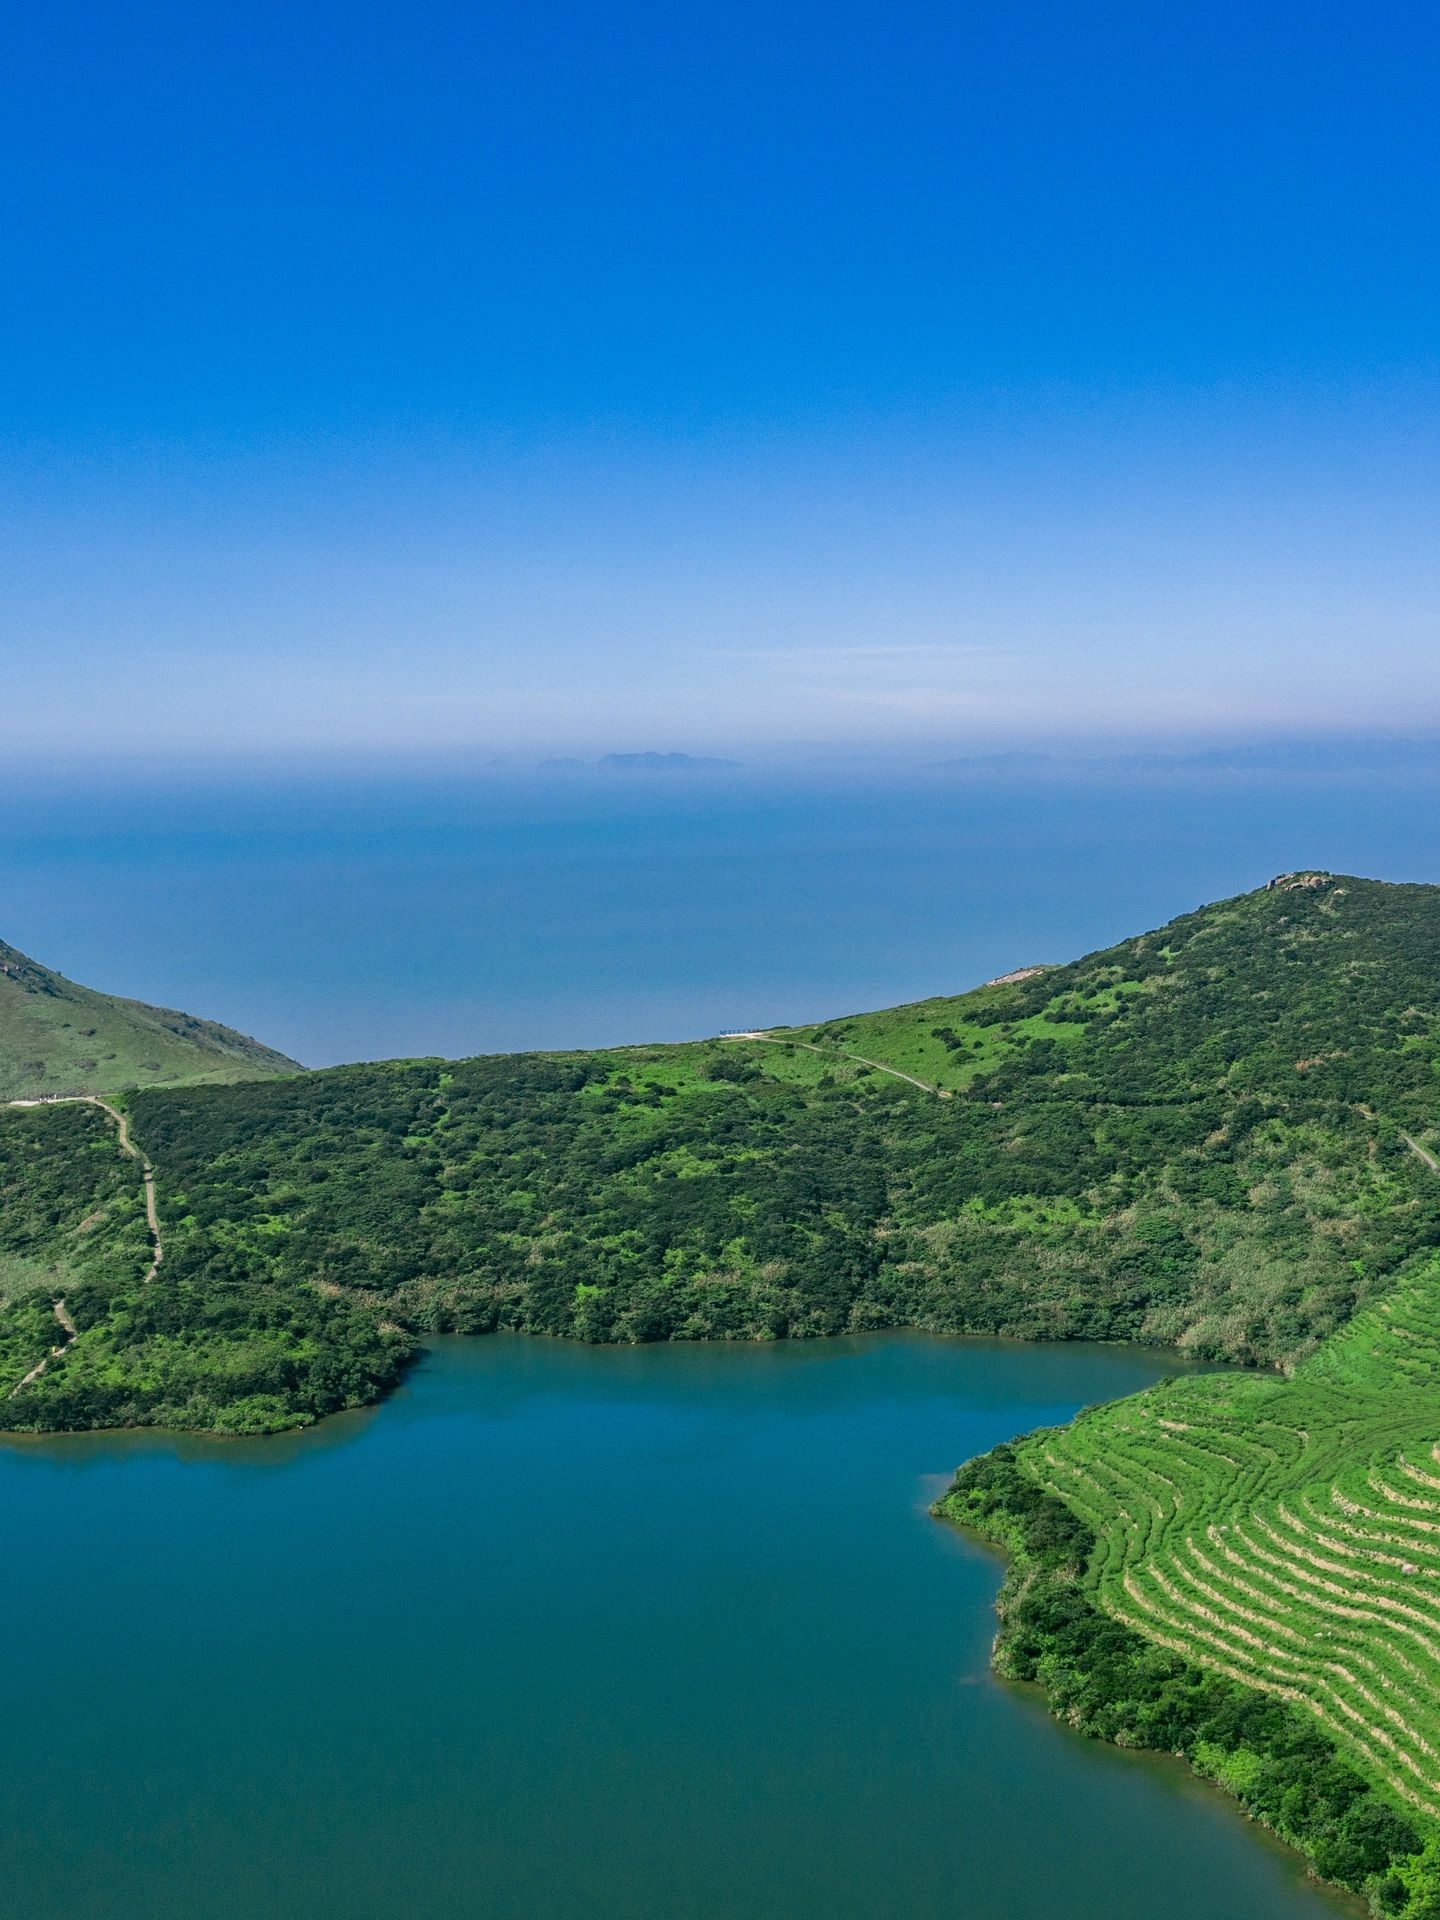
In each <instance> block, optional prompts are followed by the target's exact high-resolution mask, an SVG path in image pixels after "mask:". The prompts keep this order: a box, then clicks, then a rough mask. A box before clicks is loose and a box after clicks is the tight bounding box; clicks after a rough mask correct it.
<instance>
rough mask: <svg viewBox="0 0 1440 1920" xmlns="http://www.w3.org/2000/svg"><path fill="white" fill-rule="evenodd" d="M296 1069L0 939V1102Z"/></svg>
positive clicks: (223, 1030)
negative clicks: (104, 989) (100, 987)
mask: <svg viewBox="0 0 1440 1920" xmlns="http://www.w3.org/2000/svg"><path fill="white" fill-rule="evenodd" d="M294 1071H295V1062H294V1061H293V1060H287V1059H286V1058H285V1056H284V1055H283V1054H279V1053H276V1052H274V1051H273V1050H272V1049H271V1048H269V1047H265V1046H262V1045H261V1044H260V1042H259V1041H257V1040H251V1039H250V1038H248V1037H247V1036H246V1035H245V1034H243V1033H235V1032H233V1031H232V1030H231V1029H230V1028H228V1027H222V1026H218V1025H217V1024H216V1023H215V1022H214V1021H211V1020H196V1019H194V1018H192V1017H191V1016H190V1015H189V1014H185V1013H175V1012H172V1011H170V1010H169V1009H167V1008H165V1007H150V1006H146V1005H145V1004H144V1003H143V1002H142V1001H139V1000H121V999H116V998H115V997H114V996H113V995H111V994H106V993H96V992H95V991H94V990H93V989H91V988H89V987H81V986H77V985H76V984H75V983H74V981H72V980H67V979H65V977H64V976H63V975H62V974H58V973H55V972H53V971H52V970H51V969H50V968H48V967H42V966H40V965H39V964H38V962H36V961H34V960H30V959H27V957H26V956H25V955H24V954H23V953H20V952H18V951H17V950H16V949H15V948H14V947H8V946H6V945H5V944H4V942H3V941H0V1100H14V1099H19V1098H26V1097H33V1096H37V1095H42V1094H57V1093H115V1092H120V1091H122V1090H124V1089H126V1088H129V1087H141V1086H175V1085H184V1084H188V1083H193V1082H197V1081H230V1080H241V1079H249V1078H254V1077H256V1076H258V1075H264V1074H275V1073H289V1072H294Z"/></svg>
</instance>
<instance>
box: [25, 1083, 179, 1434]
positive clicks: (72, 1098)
mask: <svg viewBox="0 0 1440 1920" xmlns="http://www.w3.org/2000/svg"><path fill="white" fill-rule="evenodd" d="M5 1104H6V1106H7V1107H99V1109H100V1111H101V1112H102V1113H106V1114H108V1115H109V1116H110V1118H111V1119H112V1120H113V1121H114V1122H115V1133H116V1138H117V1140H118V1142H119V1146H120V1151H121V1152H122V1153H123V1154H126V1155H127V1156H128V1157H129V1158H130V1159H131V1160H134V1161H135V1162H136V1163H137V1164H138V1165H139V1168H140V1179H141V1183H142V1185H143V1187H144V1190H145V1225H146V1227H147V1229H148V1230H149V1234H150V1266H149V1270H148V1272H147V1273H146V1275H145V1285H146V1286H148V1285H149V1284H150V1282H151V1281H152V1280H153V1279H154V1278H155V1276H156V1274H157V1273H158V1272H159V1271H160V1262H161V1261H162V1260H163V1259H164V1258H165V1249H164V1247H163V1246H162V1244H161V1241H160V1212H159V1209H158V1208H157V1206H156V1204H155V1169H154V1167H152V1166H151V1164H150V1162H149V1160H148V1159H147V1158H146V1156H145V1155H144V1154H143V1153H142V1152H141V1151H140V1149H139V1147H137V1146H136V1144H135V1142H134V1141H133V1140H132V1139H131V1138H130V1122H129V1120H128V1119H127V1118H126V1116H125V1115H124V1114H123V1113H122V1112H121V1111H120V1109H119V1108H118V1107H112V1106H111V1104H110V1102H109V1101H108V1100H102V1099H101V1098H100V1096H99V1094H98V1093H64V1094H56V1095H55V1096H54V1097H53V1098H50V1099H39V1100H7V1101H6V1102H5ZM50 1304H51V1308H52V1311H53V1312H54V1315H55V1319H56V1321H57V1322H58V1324H59V1327H60V1331H61V1333H62V1334H63V1335H64V1336H65V1337H64V1338H63V1339H62V1340H61V1342H60V1344H59V1346H56V1347H52V1348H51V1349H50V1351H49V1353H47V1354H46V1356H45V1358H44V1359H43V1360H41V1361H40V1362H39V1364H38V1365H36V1366H33V1367H32V1368H31V1369H30V1371H29V1373H27V1374H26V1376H25V1378H24V1379H23V1380H21V1381H20V1382H19V1383H18V1384H17V1385H16V1386H13V1387H12V1388H11V1389H10V1394H9V1398H10V1399H12V1400H13V1399H14V1398H15V1396H16V1394H17V1393H19V1392H20V1391H21V1389H22V1388H24V1387H28V1386H29V1385H30V1383H31V1381H32V1380H38V1379H39V1378H40V1376H41V1374H42V1373H44V1371H45V1369H46V1367H48V1366H49V1364H50V1362H51V1361H52V1360H57V1359H59V1357H60V1355H61V1354H62V1353H64V1351H65V1349H66V1348H67V1347H68V1346H69V1345H70V1342H71V1341H72V1340H73V1339H74V1338H75V1336H76V1334H77V1332H78V1328H77V1327H76V1325H75V1322H74V1321H73V1320H72V1319H71V1318H70V1315H69V1313H68V1312H67V1310H66V1307H65V1302H64V1299H63V1298H61V1299H58V1300H53V1301H52V1302H51V1303H50Z"/></svg>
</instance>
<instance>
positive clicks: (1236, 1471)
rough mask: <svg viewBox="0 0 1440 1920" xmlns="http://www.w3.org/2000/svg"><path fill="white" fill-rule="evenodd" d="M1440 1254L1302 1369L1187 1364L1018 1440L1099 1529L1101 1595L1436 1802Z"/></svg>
mask: <svg viewBox="0 0 1440 1920" xmlns="http://www.w3.org/2000/svg"><path fill="white" fill-rule="evenodd" d="M1437 1442H1440V1261H1435V1260H1433V1259H1430V1260H1426V1261H1424V1262H1423V1263H1422V1264H1420V1265H1419V1267H1418V1268H1417V1270H1416V1271H1415V1272H1413V1273H1412V1274H1411V1275H1409V1276H1408V1277H1407V1278H1406V1279H1405V1280H1404V1281H1403V1283H1402V1284H1401V1285H1400V1286H1398V1287H1397V1288H1396V1290H1395V1291H1394V1292H1393V1293H1391V1294H1390V1295H1389V1296H1388V1297H1387V1298H1385V1299H1383V1300H1380V1301H1377V1302H1376V1303H1374V1304H1373V1305H1371V1306H1369V1307H1367V1308H1366V1309H1365V1310H1364V1311H1362V1312H1361V1313H1360V1314H1358V1315H1357V1316H1356V1318H1355V1319H1354V1320H1353V1321H1352V1322H1351V1323H1350V1325H1349V1326H1348V1327H1346V1328H1345V1329H1344V1330H1343V1331H1342V1332H1340V1333H1337V1334H1335V1335H1333V1336H1332V1337H1331V1338H1330V1339H1329V1340H1328V1341H1326V1342H1325V1343H1324V1344H1323V1345H1322V1346H1321V1347H1320V1348H1319V1350H1318V1351H1317V1352H1316V1353H1315V1354H1314V1355H1313V1356H1312V1357H1311V1358H1309V1359H1308V1360H1306V1361H1305V1362H1304V1363H1303V1364H1302V1365H1300V1366H1299V1367H1298V1368H1297V1369H1296V1370H1295V1372H1294V1375H1293V1376H1292V1377H1291V1378H1290V1379H1288V1380H1265V1379H1253V1378H1251V1379H1246V1378H1236V1377H1229V1376H1209V1377H1203V1378H1189V1379H1184V1380H1177V1381H1173V1382H1170V1383H1168V1384H1166V1385H1164V1386H1161V1387H1156V1388H1153V1389H1151V1390H1150V1391H1149V1392H1147V1393H1144V1394H1141V1395H1139V1396H1137V1397H1136V1398H1134V1399H1131V1400H1126V1401H1120V1402H1117V1403H1116V1404H1114V1405H1112V1406H1108V1407H1104V1408H1100V1409H1097V1410H1095V1411H1092V1412H1089V1413H1087V1414H1085V1415H1082V1416H1081V1418H1079V1419H1078V1420H1077V1421H1076V1422H1075V1423H1074V1424H1073V1425H1072V1426H1070V1427H1068V1428H1066V1429H1065V1430H1063V1431H1061V1432H1056V1433H1049V1434H1043V1435H1038V1436H1036V1437H1034V1438H1032V1439H1031V1440H1029V1441H1028V1442H1026V1443H1025V1444H1024V1445H1023V1446H1022V1447H1021V1448H1019V1449H1018V1459H1019V1461H1020V1464H1021V1465H1022V1467H1023V1468H1024V1469H1025V1470H1026V1471H1027V1472H1029V1473H1030V1474H1031V1475H1032V1476H1033V1477H1034V1478H1035V1480H1036V1481H1037V1482H1038V1483H1039V1484H1040V1485H1041V1486H1043V1487H1045V1488H1047V1489H1049V1490H1050V1491H1051V1492H1053V1493H1055V1494H1056V1495H1058V1496H1059V1497H1060V1498H1061V1499H1062V1500H1063V1501H1064V1502H1065V1503H1066V1505H1067V1506H1069V1507H1071V1508H1072V1509H1073V1510H1074V1511H1075V1512H1076V1513H1077V1514H1079V1515H1080V1516H1081V1517H1082V1518H1083V1520H1084V1521H1085V1522H1086V1524H1087V1525H1088V1526H1089V1527H1090V1528H1091V1529H1092V1530H1093V1532H1094V1534H1095V1536H1096V1539H1097V1543H1098V1544H1097V1548H1096V1552H1095V1554H1094V1557H1093V1559H1092V1561H1091V1563H1090V1566H1089V1568H1088V1570H1087V1574H1086V1580H1087V1584H1088V1587H1089V1589H1090V1590H1091V1591H1092V1592H1093V1594H1094V1596H1095V1598H1096V1599H1097V1601H1098V1602H1099V1604H1100V1605H1101V1606H1102V1607H1103V1608H1104V1609H1105V1610H1106V1611H1107V1612H1109V1613H1110V1614H1111V1615H1113V1616H1114V1617H1115V1618H1116V1619H1118V1620H1122V1621H1125V1622H1126V1623H1128V1624H1129V1625H1130V1626H1132V1627H1133V1628H1135V1630H1136V1631H1137V1632H1139V1633H1141V1634H1144V1635H1146V1636H1148V1637H1150V1638H1152V1639H1154V1640H1157V1641H1160V1642H1162V1643H1163V1644H1164V1645H1166V1646H1169V1647H1172V1648H1174V1649H1175V1650H1177V1651H1179V1652H1181V1653H1183V1654H1184V1655H1185V1657H1186V1658H1187V1659H1189V1660H1192V1661H1194V1662H1196V1663H1197V1664H1199V1665H1201V1666H1208V1667H1212V1668H1214V1669H1216V1670H1217V1671H1219V1672H1222V1673H1225V1674H1228V1675H1230V1676H1231V1677H1233V1678H1235V1679H1237V1680H1241V1681H1243V1682H1244V1683H1245V1684H1246V1685H1247V1686H1251V1687H1256V1688H1259V1689H1262V1690H1264V1691H1266V1692H1270V1693H1274V1694H1276V1695H1278V1696H1280V1697H1282V1698H1284V1699H1287V1700H1291V1701H1294V1702H1297V1703H1299V1704H1301V1705H1303V1706H1304V1707H1305V1708H1306V1709H1307V1710H1308V1711H1309V1712H1310V1713H1312V1714H1313V1715H1314V1716H1315V1718H1316V1719H1317V1720H1318V1721H1319V1722H1320V1723H1321V1725H1322V1726H1323V1727H1324V1728H1325V1730H1326V1732H1327V1733H1328V1734H1329V1735H1330V1736H1331V1737H1332V1738H1333V1739H1334V1740H1335V1741H1336V1743H1337V1744H1338V1745H1339V1746H1340V1747H1341V1748H1342V1749H1343V1750H1344V1751H1346V1752H1347V1753H1349V1754H1350V1755H1351V1757H1352V1758H1353V1759H1354V1761H1355V1762H1356V1764H1357V1765H1358V1766H1359V1767H1360V1768H1361V1769H1362V1770H1363V1771H1364V1772H1365V1773H1366V1774H1367V1775H1368V1776H1369V1777H1371V1778H1373V1779H1374V1780H1376V1781H1378V1782H1380V1783H1382V1784H1383V1785H1384V1786H1385V1787H1386V1788H1387V1789H1388V1790H1389V1791H1390V1792H1391V1793H1392V1794H1394V1795H1395V1796H1396V1797H1397V1798H1398V1799H1399V1800H1401V1801H1403V1802H1404V1803H1405V1804H1406V1805H1407V1806H1408V1807H1412V1808H1414V1809H1415V1810H1417V1811H1418V1812H1419V1813H1421V1814H1423V1815H1425V1816H1427V1817H1429V1818H1437V1817H1440V1452H1437Z"/></svg>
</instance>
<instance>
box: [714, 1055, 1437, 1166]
mask: <svg viewBox="0 0 1440 1920" xmlns="http://www.w3.org/2000/svg"><path fill="white" fill-rule="evenodd" d="M720 1038H721V1039H722V1040H764V1041H766V1042H767V1043H768V1044H769V1045H770V1046H772V1047H803V1048H804V1049H805V1051H806V1052H807V1053H819V1054H827V1053H828V1054H833V1055H834V1056H835V1057H836V1058H837V1059H839V1060H854V1061H856V1062H857V1063H858V1064H859V1065H860V1066H862V1067H873V1068H874V1069H875V1071H876V1073H888V1074H889V1075H890V1077H891V1079H892V1080H907V1081H909V1083H910V1085H911V1086H912V1087H919V1089H920V1091H921V1092H922V1093H933V1094H934V1095H935V1097H936V1099H937V1100H948V1099H949V1097H950V1095H949V1090H948V1088H945V1087H934V1086H931V1084H930V1082H929V1081H928V1080H921V1079H920V1078H919V1077H918V1076H917V1075H915V1074H913V1073H904V1072H902V1071H901V1069H900V1068H899V1067H887V1066H886V1064H885V1062H884V1061H883V1060H869V1059H867V1058H866V1056H865V1055H864V1054H863V1053H847V1052H846V1050H845V1048H844V1047H817V1046H816V1044H815V1042H814V1041H813V1040H791V1039H789V1038H788V1037H787V1036H785V1035H782V1034H777V1033H759V1032H756V1033H722V1034H721V1035H720ZM1436 1171H1437V1173H1440V1167H1437V1168H1436Z"/></svg>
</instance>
